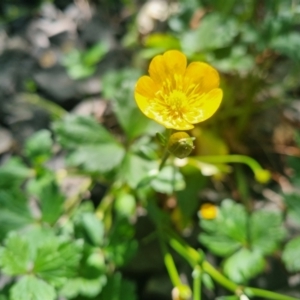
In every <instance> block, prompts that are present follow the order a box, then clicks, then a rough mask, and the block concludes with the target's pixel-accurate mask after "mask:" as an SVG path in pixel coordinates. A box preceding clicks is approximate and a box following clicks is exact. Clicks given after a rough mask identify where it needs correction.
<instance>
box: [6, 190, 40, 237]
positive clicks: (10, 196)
mask: <svg viewBox="0 0 300 300" xmlns="http://www.w3.org/2000/svg"><path fill="white" fill-rule="evenodd" d="M33 222H34V219H33V217H32V215H31V213H30V211H29V207H28V203H27V199H26V198H25V197H24V193H22V191H20V190H19V189H13V190H10V191H5V190H0V224H1V226H0V239H2V238H3V237H5V235H6V234H7V233H8V232H9V231H12V230H17V229H19V228H24V227H26V225H28V224H31V223H33Z"/></svg>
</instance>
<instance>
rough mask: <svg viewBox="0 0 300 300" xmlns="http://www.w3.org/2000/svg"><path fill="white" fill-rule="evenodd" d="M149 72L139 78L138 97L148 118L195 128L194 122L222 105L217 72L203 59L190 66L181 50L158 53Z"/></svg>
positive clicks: (141, 107) (172, 125)
mask: <svg viewBox="0 0 300 300" xmlns="http://www.w3.org/2000/svg"><path fill="white" fill-rule="evenodd" d="M149 75H150V76H142V77H141V78H140V79H139V80H138V82H137V84H136V87H135V100H136V103H137V105H138V107H139V108H140V110H141V111H142V112H143V113H144V114H145V115H146V116H147V117H148V118H150V119H153V120H155V121H156V122H158V123H160V124H161V125H163V126H165V127H166V128H173V129H176V130H189V129H192V128H194V126H193V124H196V123H199V122H202V121H205V120H207V119H208V118H210V117H211V116H212V115H213V114H214V113H215V112H216V110H217V109H218V108H219V106H220V104H221V101H222V97H223V92H222V90H221V89H220V88H219V74H218V72H217V71H216V70H215V69H214V68H212V67H211V66H210V65H208V64H206V63H203V62H192V63H190V64H189V65H188V66H187V59H186V56H185V55H184V54H183V53H181V52H180V51H177V50H170V51H167V52H165V53H164V54H163V55H157V56H155V57H154V58H153V59H152V61H151V63H150V66H149Z"/></svg>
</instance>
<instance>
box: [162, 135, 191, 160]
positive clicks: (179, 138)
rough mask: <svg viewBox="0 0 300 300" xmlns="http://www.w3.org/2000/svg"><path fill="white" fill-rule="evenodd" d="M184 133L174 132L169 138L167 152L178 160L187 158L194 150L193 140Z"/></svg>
mask: <svg viewBox="0 0 300 300" xmlns="http://www.w3.org/2000/svg"><path fill="white" fill-rule="evenodd" d="M194 139H195V138H194V137H190V136H189V135H188V134H187V133H186V132H176V133H173V134H172V135H171V136H170V139H169V141H168V150H169V152H171V153H172V154H173V155H174V156H176V157H178V158H185V157H187V156H189V155H190V154H191V152H192V150H193V149H194V143H193V140H194Z"/></svg>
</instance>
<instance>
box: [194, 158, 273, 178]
mask: <svg viewBox="0 0 300 300" xmlns="http://www.w3.org/2000/svg"><path fill="white" fill-rule="evenodd" d="M189 161H190V162H191V163H194V164H195V165H197V163H198V162H199V161H200V162H206V163H211V164H224V163H242V164H246V165H247V166H248V167H249V168H250V169H251V170H252V171H253V173H254V175H255V178H256V180H257V181H259V182H262V183H264V182H267V181H268V180H269V179H270V173H269V171H267V170H265V169H263V168H262V167H261V165H260V164H259V163H258V162H257V161H256V160H255V159H253V158H251V157H249V156H246V155H238V154H233V155H207V156H205V155H204V156H194V157H190V158H189Z"/></svg>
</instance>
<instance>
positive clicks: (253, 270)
mask: <svg viewBox="0 0 300 300" xmlns="http://www.w3.org/2000/svg"><path fill="white" fill-rule="evenodd" d="M264 266H265V261H264V258H263V256H262V254H261V253H260V252H258V251H255V250H254V251H252V250H249V249H246V248H243V249H240V250H239V251H238V252H236V253H234V254H233V255H232V256H230V257H229V258H227V259H226V260H225V263H224V272H225V274H226V275H227V276H228V277H229V278H230V279H231V280H233V281H234V282H236V283H246V282H247V281H248V280H249V279H250V278H252V277H254V276H256V275H257V274H259V273H260V272H261V271H262V270H263V268H264Z"/></svg>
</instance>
